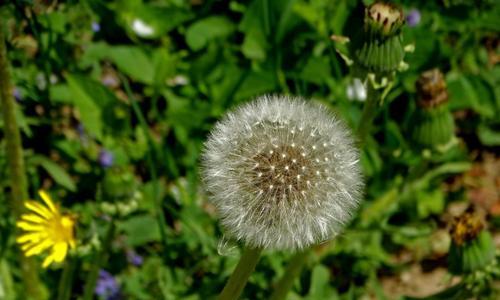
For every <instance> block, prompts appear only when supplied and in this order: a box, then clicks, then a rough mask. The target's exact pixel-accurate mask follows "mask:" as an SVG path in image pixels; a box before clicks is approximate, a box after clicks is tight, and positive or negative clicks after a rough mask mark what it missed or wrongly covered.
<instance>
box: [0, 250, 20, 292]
mask: <svg viewBox="0 0 500 300" xmlns="http://www.w3.org/2000/svg"><path fill="white" fill-rule="evenodd" d="M0 289H1V290H0V298H1V299H3V300H14V299H16V294H15V291H14V281H13V280H12V274H11V272H10V269H9V265H8V263H7V260H5V259H1V258H0Z"/></svg>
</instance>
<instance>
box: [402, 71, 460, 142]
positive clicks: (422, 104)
mask: <svg viewBox="0 0 500 300" xmlns="http://www.w3.org/2000/svg"><path fill="white" fill-rule="evenodd" d="M416 87H417V93H418V95H417V97H418V100H417V108H416V110H415V112H414V113H413V116H412V122H411V124H412V134H411V136H412V139H413V140H414V141H415V143H416V144H418V145H420V146H423V147H426V148H431V149H433V148H440V147H441V148H442V147H445V146H446V145H449V144H450V143H451V142H452V141H453V140H454V136H455V134H454V131H455V123H454V121H453V116H452V115H451V112H450V110H449V109H448V104H447V102H448V91H447V88H446V82H445V81H444V78H443V74H442V73H441V72H440V71H439V70H438V69H433V70H429V71H426V72H424V73H422V75H421V76H420V78H419V79H418V81H417V83H416Z"/></svg>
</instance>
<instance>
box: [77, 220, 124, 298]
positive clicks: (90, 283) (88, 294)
mask: <svg viewBox="0 0 500 300" xmlns="http://www.w3.org/2000/svg"><path fill="white" fill-rule="evenodd" d="M115 229H116V225H115V222H114V221H113V220H111V224H109V227H108V232H107V233H106V237H105V238H104V241H103V244H102V248H101V250H100V251H99V253H98V254H97V257H96V259H94V260H93V264H92V267H91V269H90V272H89V274H88V276H87V280H86V284H85V290H84V291H83V298H82V299H83V300H92V299H93V297H94V290H95V287H96V284H97V279H98V277H99V269H100V268H101V266H103V265H104V263H105V262H106V260H107V259H108V254H109V252H110V250H111V242H112V241H113V237H114V235H115Z"/></svg>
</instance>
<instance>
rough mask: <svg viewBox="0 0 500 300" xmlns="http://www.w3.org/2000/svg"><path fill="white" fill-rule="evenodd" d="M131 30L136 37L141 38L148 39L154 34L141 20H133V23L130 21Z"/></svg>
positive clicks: (151, 28)
mask: <svg viewBox="0 0 500 300" xmlns="http://www.w3.org/2000/svg"><path fill="white" fill-rule="evenodd" d="M132 30H134V32H135V33H136V34H137V35H138V36H142V37H148V36H151V35H153V34H154V33H155V30H154V28H153V27H151V26H149V25H148V24H146V23H144V21H143V20H141V19H134V21H132Z"/></svg>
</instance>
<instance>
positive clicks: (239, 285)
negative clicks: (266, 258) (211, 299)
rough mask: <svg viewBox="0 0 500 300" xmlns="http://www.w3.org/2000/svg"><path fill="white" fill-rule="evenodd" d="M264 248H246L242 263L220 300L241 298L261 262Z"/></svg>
mask: <svg viewBox="0 0 500 300" xmlns="http://www.w3.org/2000/svg"><path fill="white" fill-rule="evenodd" d="M261 253H262V248H246V249H245V250H244V252H243V254H242V255H241V258H240V261H239V262H238V265H237V266H236V269H234V271H233V274H231V277H229V280H228V281H227V283H226V286H225V287H224V289H223V290H222V292H221V293H220V295H219V298H218V299H219V300H236V299H238V298H239V297H240V295H241V292H242V291H243V288H244V287H245V285H246V284H247V281H248V278H249V277H250V274H252V272H253V270H254V269H255V266H256V265H257V262H258V261H259V258H260V254H261Z"/></svg>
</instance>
